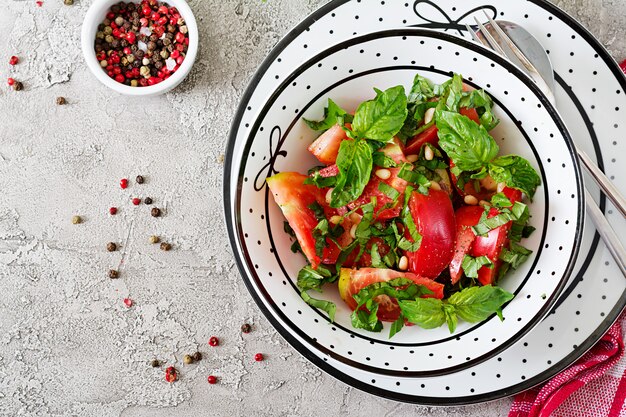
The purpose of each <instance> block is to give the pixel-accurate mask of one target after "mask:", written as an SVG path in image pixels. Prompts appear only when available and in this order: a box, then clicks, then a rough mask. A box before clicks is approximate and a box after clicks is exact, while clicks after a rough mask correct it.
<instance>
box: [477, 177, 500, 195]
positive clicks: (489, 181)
mask: <svg viewBox="0 0 626 417" xmlns="http://www.w3.org/2000/svg"><path fill="white" fill-rule="evenodd" d="M480 186H481V187H483V188H485V189H487V190H489V191H493V190H495V189H496V188H498V183H497V182H495V181H494V180H493V178H491V176H490V175H487V176H486V177H485V178H483V179H482V180H480Z"/></svg>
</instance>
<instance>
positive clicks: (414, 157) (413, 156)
mask: <svg viewBox="0 0 626 417" xmlns="http://www.w3.org/2000/svg"><path fill="white" fill-rule="evenodd" d="M418 159H419V156H418V155H407V157H406V160H407V161H409V162H415V161H417V160H418Z"/></svg>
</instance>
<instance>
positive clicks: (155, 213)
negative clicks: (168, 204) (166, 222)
mask: <svg viewBox="0 0 626 417" xmlns="http://www.w3.org/2000/svg"><path fill="white" fill-rule="evenodd" d="M150 214H151V215H152V217H159V216H161V209H160V208H158V207H152V210H150Z"/></svg>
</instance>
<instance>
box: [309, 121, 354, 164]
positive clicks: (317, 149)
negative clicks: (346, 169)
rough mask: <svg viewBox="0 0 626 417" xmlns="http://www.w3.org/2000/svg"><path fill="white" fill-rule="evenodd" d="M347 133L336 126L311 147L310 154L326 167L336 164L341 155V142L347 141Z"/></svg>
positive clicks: (323, 134)
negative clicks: (339, 154) (338, 156)
mask: <svg viewBox="0 0 626 417" xmlns="http://www.w3.org/2000/svg"><path fill="white" fill-rule="evenodd" d="M347 138H348V136H346V132H344V130H343V129H342V128H341V126H339V125H335V126H333V127H331V128H330V129H328V130H327V131H326V132H324V133H322V134H321V136H320V137H319V138H317V139H316V140H315V142H313V143H312V144H311V146H309V152H311V153H312V154H313V155H315V157H316V158H317V159H318V160H319V161H320V162H321V163H323V164H324V165H330V164H334V163H335V161H336V160H337V154H338V153H339V146H340V145H341V141H343V140H345V139H347Z"/></svg>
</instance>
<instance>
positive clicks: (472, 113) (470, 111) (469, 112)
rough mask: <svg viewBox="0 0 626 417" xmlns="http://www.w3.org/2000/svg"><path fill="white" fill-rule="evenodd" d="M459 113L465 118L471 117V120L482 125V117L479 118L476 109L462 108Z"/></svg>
mask: <svg viewBox="0 0 626 417" xmlns="http://www.w3.org/2000/svg"><path fill="white" fill-rule="evenodd" d="M459 113H460V114H462V115H463V116H466V117H469V118H470V119H471V120H473V121H475V122H476V123H478V124H480V117H479V116H478V112H477V111H476V109H470V108H468V107H461V108H460V109H459Z"/></svg>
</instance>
